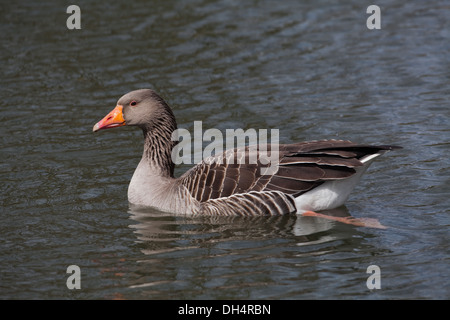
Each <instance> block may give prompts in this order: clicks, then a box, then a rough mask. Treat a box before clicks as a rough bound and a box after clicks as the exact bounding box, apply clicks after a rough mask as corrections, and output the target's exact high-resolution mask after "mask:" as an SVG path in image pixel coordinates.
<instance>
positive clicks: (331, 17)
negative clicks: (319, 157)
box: [0, 0, 450, 299]
mask: <svg viewBox="0 0 450 320" xmlns="http://www.w3.org/2000/svg"><path fill="white" fill-rule="evenodd" d="M377 4H378V5H379V6H380V8H381V14H382V29H381V30H368V29H367V27H366V19H367V17H368V15H367V14H366V13H365V11H366V7H365V5H364V4H361V3H360V2H358V1H341V2H340V3H339V4H337V3H334V2H332V1H282V2H277V3H276V5H274V2H273V1H245V2H230V1H220V0H217V1H207V0H204V1H200V0H199V1H164V2H163V1H153V2H148V1H135V2H130V1H114V2H111V1H96V2H95V3H92V2H88V1H78V2H77V5H79V6H80V8H81V17H82V29H81V30H68V29H67V28H66V19H67V17H68V16H69V15H68V14H67V13H66V8H67V3H65V2H64V1H52V2H46V1H40V2H39V3H32V2H30V1H17V2H14V3H10V4H1V5H0V8H1V12H2V20H1V22H0V26H1V30H2V32H1V35H0V39H1V40H0V43H1V46H2V50H0V59H1V61H2V77H1V78H0V87H1V88H2V90H1V98H2V102H3V104H2V107H1V111H2V112H1V113H0V120H1V123H2V126H1V127H0V130H1V132H0V133H1V135H0V140H1V144H0V155H1V162H0V179H1V181H2V183H1V198H0V199H1V224H0V228H1V230H0V238H1V242H0V243H1V251H0V261H1V262H0V297H1V298H2V299H61V298H62V299H115V298H118V299H219V298H220V299H245V298H249V299H307V298H313V299H329V298H337V299H448V298H450V293H449V289H448V288H449V287H450V286H449V278H448V270H449V246H448V240H449V232H448V226H449V200H448V196H449V194H450V174H449V172H450V170H449V169H450V166H449V161H448V154H449V152H450V144H449V140H450V125H449V120H450V111H449V110H450V109H449V108H448V101H449V93H450V85H449V80H450V71H449V70H450V22H449V20H448V17H449V16H450V7H449V6H448V4H447V3H446V2H445V1H438V0H436V1H427V2H423V3H420V4H419V3H417V2H405V1H389V2H388V1H378V3H377ZM147 87H149V88H153V89H155V90H156V91H158V92H159V93H160V94H161V95H162V96H163V97H164V98H165V99H166V101H167V102H168V103H169V104H170V105H171V106H172V107H173V109H174V113H175V115H176V117H177V120H178V125H179V127H181V128H186V129H188V130H192V129H193V123H194V121H200V120H201V121H203V126H204V130H206V129H207V128H218V129H220V130H225V129H235V128H243V129H247V128H255V129H263V128H264V129H271V128H276V129H279V130H280V140H281V142H284V143H291V142H296V141H302V140H313V139H329V138H334V139H349V140H353V141H356V142H361V143H381V144H397V145H401V146H403V147H404V149H402V150H399V151H395V152H390V153H388V154H386V155H385V156H383V157H382V158H380V159H379V160H378V161H377V162H376V163H374V164H373V165H372V167H371V168H370V169H369V171H368V172H367V173H366V175H365V177H364V179H363V180H362V181H361V183H360V184H359V186H358V187H357V188H356V190H355V191H354V193H353V194H352V196H351V198H350V199H349V201H348V202H347V204H346V206H345V207H343V208H339V210H338V211H339V214H350V215H352V216H354V217H370V218H376V219H378V220H379V221H380V222H381V223H382V224H383V225H386V226H388V227H389V228H388V229H386V230H380V229H369V228H361V227H354V226H349V225H343V224H341V223H338V222H332V221H326V220H323V219H318V218H313V217H299V216H295V215H294V216H286V217H269V218H267V217H260V218H242V217H235V218H221V217H215V218H214V217H213V218H211V217H205V218H189V217H177V216H172V215H168V214H163V213H161V212H157V211H155V210H152V209H148V210H135V209H133V208H131V207H129V205H128V203H127V197H126V190H127V187H128V183H129V180H130V178H131V175H132V173H133V170H134V168H135V167H136V165H137V163H138V162H139V159H140V155H141V152H142V151H141V150H142V134H141V133H140V132H139V131H138V130H137V129H136V128H131V127H130V128H128V127H124V128H118V129H114V130H109V131H104V132H100V133H98V134H93V133H92V126H93V125H94V124H95V123H96V122H97V121H98V120H100V119H101V118H102V117H103V116H104V115H106V113H107V112H109V111H110V110H111V109H112V108H113V107H114V106H115V102H116V101H117V99H118V98H119V97H120V96H121V95H122V94H124V93H126V92H128V91H131V90H134V89H138V88H147ZM187 168H188V166H180V167H178V168H177V169H176V173H177V174H181V173H182V172H184V171H185V170H186V169H187ZM73 264H75V265H78V266H79V267H80V269H81V286H82V288H81V289H80V290H69V289H68V288H67V286H66V279H67V277H68V274H66V269H67V267H68V266H69V265H73ZM369 265H378V266H379V267H380V269H381V289H378V290H376V289H373V290H369V289H368V288H367V286H366V280H367V278H368V276H369V275H368V274H367V273H366V270H367V267H368V266H369Z"/></svg>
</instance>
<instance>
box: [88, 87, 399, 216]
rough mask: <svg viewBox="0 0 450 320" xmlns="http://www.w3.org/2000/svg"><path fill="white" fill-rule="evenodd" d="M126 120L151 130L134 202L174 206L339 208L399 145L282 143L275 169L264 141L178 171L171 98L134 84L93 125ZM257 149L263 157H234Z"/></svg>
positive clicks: (214, 211)
mask: <svg viewBox="0 0 450 320" xmlns="http://www.w3.org/2000/svg"><path fill="white" fill-rule="evenodd" d="M124 125H127V126H137V127H139V128H141V129H142V131H143V133H144V152H143V155H142V159H141V161H140V162H139V164H138V166H137V168H136V170H135V172H134V174H133V177H132V179H131V182H130V185H129V188H128V200H129V202H130V203H131V204H134V205H139V206H149V207H154V208H157V209H159V210H162V211H168V212H172V213H175V214H192V215H197V214H199V215H200V214H201V215H280V214H289V213H304V212H314V211H322V210H326V209H333V208H337V207H339V206H341V205H343V204H344V202H345V201H346V200H347V198H348V197H349V195H350V192H351V191H352V190H353V188H354V187H355V185H356V184H357V183H358V181H359V180H360V178H361V175H362V174H363V173H364V171H365V170H366V169H367V167H368V166H369V165H370V164H371V163H372V161H373V160H374V159H375V158H376V157H378V156H380V155H381V154H383V153H385V152H386V151H389V150H393V149H396V148H399V147H396V146H387V145H377V146H374V145H364V144H356V143H353V142H350V141H343V140H322V141H309V142H299V143H294V144H280V145H276V147H277V149H278V152H279V153H278V155H279V156H278V161H276V164H275V166H276V170H272V171H271V172H269V171H267V172H264V170H261V169H264V168H265V167H268V164H267V163H263V161H259V160H260V158H259V152H260V149H259V148H258V147H257V148H252V147H250V146H247V147H244V148H236V149H234V150H227V151H225V152H224V153H223V154H219V155H215V156H212V157H210V158H208V159H204V160H203V161H201V162H200V163H198V164H197V165H195V166H194V167H193V168H191V169H190V170H188V171H187V172H186V173H184V174H183V175H181V176H180V177H178V178H176V177H174V166H175V165H174V163H173V161H172V157H171V153H172V149H173V148H174V146H175V145H176V143H177V141H172V133H173V132H174V131H175V130H176V129H177V124H176V121H175V117H174V114H173V112H172V110H171V108H170V107H169V106H168V105H167V103H166V102H165V101H164V100H163V99H162V98H161V97H160V96H159V95H158V94H157V93H156V92H155V91H153V90H151V89H141V90H136V91H132V92H129V93H127V94H125V95H124V96H122V97H121V98H120V99H119V101H118V102H117V106H116V107H115V109H114V110H112V111H111V112H110V113H109V114H108V115H106V116H105V117H104V118H103V119H102V120H100V121H99V122H98V123H97V124H95V125H94V128H93V131H94V132H96V131H99V130H102V129H108V128H115V127H120V126H124ZM266 147H267V146H266ZM267 148H268V149H270V148H271V146H268V147H267ZM272 148H274V146H272ZM251 156H256V157H257V159H258V161H257V162H256V163H247V161H240V162H239V161H229V160H230V159H231V158H233V157H234V158H233V159H234V160H236V159H238V158H239V159H250V158H251ZM271 165H273V164H271Z"/></svg>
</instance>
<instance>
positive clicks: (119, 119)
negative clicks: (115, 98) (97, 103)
mask: <svg viewBox="0 0 450 320" xmlns="http://www.w3.org/2000/svg"><path fill="white" fill-rule="evenodd" d="M122 110H123V106H121V105H117V106H116V107H115V108H114V110H113V111H111V112H110V113H108V114H107V115H106V117H104V118H103V119H102V120H100V121H99V122H97V123H96V124H95V126H94V128H93V129H92V131H94V132H97V131H98V130H102V129H109V128H115V127H121V126H124V125H125V119H124V118H123V113H122Z"/></svg>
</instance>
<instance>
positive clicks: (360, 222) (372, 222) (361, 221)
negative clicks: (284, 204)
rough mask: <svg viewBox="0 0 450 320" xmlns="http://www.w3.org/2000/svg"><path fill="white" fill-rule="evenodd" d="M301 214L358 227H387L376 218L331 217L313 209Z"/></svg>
mask: <svg viewBox="0 0 450 320" xmlns="http://www.w3.org/2000/svg"><path fill="white" fill-rule="evenodd" d="M302 216H305V217H318V218H323V219H328V220H334V221H338V222H342V223H346V224H351V225H354V226H358V227H368V228H377V229H387V227H386V226H383V225H382V224H381V223H380V222H379V221H378V220H377V219H373V218H354V217H351V216H349V217H333V216H329V215H326V214H322V213H317V212H314V211H305V212H303V213H302Z"/></svg>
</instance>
